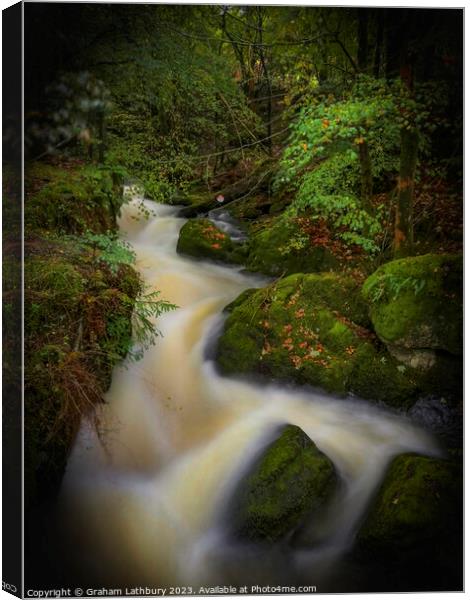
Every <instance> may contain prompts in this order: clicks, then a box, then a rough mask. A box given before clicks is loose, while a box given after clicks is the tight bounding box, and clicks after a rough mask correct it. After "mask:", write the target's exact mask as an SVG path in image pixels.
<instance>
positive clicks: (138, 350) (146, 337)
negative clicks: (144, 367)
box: [129, 291, 178, 360]
mask: <svg viewBox="0 0 470 600" xmlns="http://www.w3.org/2000/svg"><path fill="white" fill-rule="evenodd" d="M159 296H160V292H158V291H156V292H148V293H146V294H143V295H140V296H138V297H137V298H136V300H135V302H134V313H133V316H132V319H133V320H132V324H133V339H134V340H135V342H137V347H134V348H133V349H132V350H130V354H129V355H130V357H131V358H132V359H134V360H140V359H141V358H142V356H143V354H144V351H145V350H148V348H150V346H154V345H155V343H156V340H157V337H158V336H160V335H161V332H160V331H159V330H158V329H157V328H156V327H155V323H154V321H155V319H157V318H158V317H159V316H160V315H162V314H163V313H166V312H169V311H171V310H175V309H176V308H178V307H177V306H176V305H175V304H171V303H170V302H166V301H164V300H162V299H161V298H160V297H159Z"/></svg>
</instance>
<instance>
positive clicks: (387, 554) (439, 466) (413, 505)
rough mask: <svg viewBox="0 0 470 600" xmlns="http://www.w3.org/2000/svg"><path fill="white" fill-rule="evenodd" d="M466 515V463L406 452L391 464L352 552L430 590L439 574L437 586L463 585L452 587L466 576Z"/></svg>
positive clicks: (390, 574) (359, 558)
mask: <svg viewBox="0 0 470 600" xmlns="http://www.w3.org/2000/svg"><path fill="white" fill-rule="evenodd" d="M462 515H463V502H462V468H461V467H459V466H458V465H457V464H456V463H454V462H451V461H449V460H443V459H438V458H431V457H426V456H419V455H416V454H402V455H400V456H397V457H396V458H395V459H394V460H393V461H392V463H391V465H390V466H389V469H388V471H387V473H386V476H385V478H384V481H383V483H382V485H381V487H380V488H379V490H378V492H377V494H376V497H375V499H374V500H373V503H372V505H371V507H370V510H369V512H368V515H367V517H366V519H365V521H364V523H363V524H362V526H361V528H360V529H359V532H358V534H357V538H356V545H355V549H354V552H353V555H354V556H355V558H356V559H357V560H358V561H359V562H361V561H362V562H367V563H369V564H372V565H373V564H374V563H381V564H382V567H381V568H383V569H384V570H385V572H386V573H387V574H388V576H390V577H391V578H393V577H396V576H397V574H399V577H400V578H401V579H402V580H403V582H404V581H409V582H414V583H413V585H415V586H418V588H419V587H422V589H429V588H428V587H427V586H428V585H429V584H430V582H432V581H433V578H434V580H435V581H436V583H435V585H436V586H438V587H439V586H440V585H441V583H439V582H446V583H445V584H444V583H443V585H444V586H446V585H449V586H451V587H448V588H447V589H449V590H454V589H458V587H453V586H458V583H459V578H460V577H461V575H460V571H461V564H462V547H463V538H462ZM433 569H435V570H436V571H435V572H433ZM436 576H437V579H436ZM397 585H398V581H397ZM431 586H432V583H431Z"/></svg>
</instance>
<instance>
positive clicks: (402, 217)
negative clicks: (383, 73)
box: [393, 128, 418, 258]
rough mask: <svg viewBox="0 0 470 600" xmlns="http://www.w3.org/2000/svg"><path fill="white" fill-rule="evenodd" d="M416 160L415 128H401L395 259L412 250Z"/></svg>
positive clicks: (416, 135)
mask: <svg viewBox="0 0 470 600" xmlns="http://www.w3.org/2000/svg"><path fill="white" fill-rule="evenodd" d="M417 159H418V132H417V130H416V129H415V128H412V129H405V128H403V129H402V131H401V151H400V175H399V177H398V197H397V204H396V207H395V233H394V240H393V254H394V256H395V257H396V258H401V257H404V256H409V254H410V253H411V251H412V249H413V200H414V182H415V171H416V163H417Z"/></svg>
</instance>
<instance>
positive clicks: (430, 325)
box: [363, 254, 463, 365]
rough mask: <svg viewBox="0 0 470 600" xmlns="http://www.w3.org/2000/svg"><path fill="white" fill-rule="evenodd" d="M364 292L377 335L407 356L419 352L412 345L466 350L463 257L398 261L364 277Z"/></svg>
mask: <svg viewBox="0 0 470 600" xmlns="http://www.w3.org/2000/svg"><path fill="white" fill-rule="evenodd" d="M363 295H364V298H365V299H366V300H367V302H368V303H369V306H370V317H371V320H372V323H373V325H374V329H375V331H376V333H377V335H378V336H379V338H380V339H381V340H382V341H383V342H384V343H385V344H387V346H388V347H389V348H390V349H391V351H392V352H395V354H396V355H397V357H398V358H401V359H402V360H403V361H406V354H409V356H410V360H412V358H413V356H415V357H416V353H415V352H414V353H413V352H410V350H411V351H414V350H420V349H421V350H423V349H424V350H426V351H428V355H429V357H430V358H431V357H432V355H430V354H429V351H435V350H443V351H446V352H450V353H452V354H455V355H460V354H461V353H462V329H463V327H462V257H461V256H458V255H449V254H443V255H436V254H426V255H424V256H416V257H410V258H404V259H400V260H394V261H392V262H389V263H387V264H385V265H383V266H382V267H380V268H379V269H378V270H377V271H376V272H375V273H373V274H372V275H371V276H370V277H369V278H368V279H367V280H366V282H365V284H364V287H363ZM416 358H417V357H416ZM429 364H430V365H431V364H432V360H431V361H430V362H429Z"/></svg>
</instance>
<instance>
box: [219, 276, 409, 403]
mask: <svg viewBox="0 0 470 600" xmlns="http://www.w3.org/2000/svg"><path fill="white" fill-rule="evenodd" d="M229 308H230V314H229V316H228V318H227V320H226V322H225V326H224V331H223V333H222V335H221V337H220V338H219V341H218V347H217V352H216V360H217V364H218V366H219V369H220V371H221V372H222V373H223V374H226V375H256V374H258V375H262V376H267V377H269V378H274V379H277V380H284V381H292V382H296V383H300V384H309V385H311V386H314V387H319V388H322V389H324V390H326V391H328V392H331V393H335V394H340V395H346V394H348V393H354V394H356V395H358V396H361V397H363V398H367V399H372V400H375V401H383V402H387V403H389V404H391V405H393V406H399V407H409V406H411V404H412V402H413V400H414V398H415V397H416V395H417V393H418V392H419V390H420V389H421V388H420V385H421V376H420V373H419V372H418V371H417V370H415V369H411V368H409V367H405V366H403V365H401V364H400V363H399V362H398V361H397V360H396V359H395V358H393V357H392V356H390V354H389V353H388V352H387V350H386V348H385V347H384V346H383V345H382V344H381V343H380V342H379V341H378V340H377V339H376V338H375V336H374V334H373V333H372V332H371V331H370V329H369V326H370V322H369V319H368V316H367V306H366V304H365V302H364V300H363V298H362V297H361V294H360V287H359V286H358V284H357V282H356V281H355V280H354V279H352V278H350V277H346V276H341V275H336V274H333V273H325V274H321V275H319V274H297V275H291V276H289V277H286V278H284V279H281V280H279V281H277V282H276V283H274V284H271V285H270V286H268V287H266V288H263V289H260V290H256V291H250V292H244V296H243V297H240V298H238V299H237V300H235V301H234V302H233V303H232V304H231V305H229Z"/></svg>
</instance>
